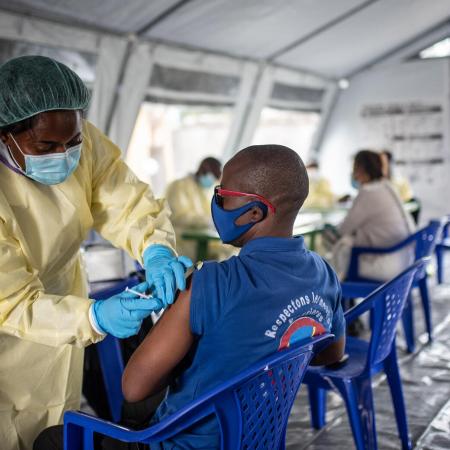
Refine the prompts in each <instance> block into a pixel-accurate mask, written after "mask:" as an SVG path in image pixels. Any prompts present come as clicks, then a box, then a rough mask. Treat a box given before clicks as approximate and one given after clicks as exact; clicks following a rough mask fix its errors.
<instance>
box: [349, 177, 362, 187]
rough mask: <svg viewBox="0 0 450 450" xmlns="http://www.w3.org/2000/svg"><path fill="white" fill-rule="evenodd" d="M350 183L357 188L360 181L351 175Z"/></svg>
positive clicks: (359, 185)
mask: <svg viewBox="0 0 450 450" xmlns="http://www.w3.org/2000/svg"><path fill="white" fill-rule="evenodd" d="M351 184H352V187H353V188H355V189H357V190H358V189H359V188H360V187H361V183H360V182H359V181H358V180H356V179H355V178H354V177H353V176H352V179H351Z"/></svg>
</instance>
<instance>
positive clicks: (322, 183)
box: [303, 161, 335, 209]
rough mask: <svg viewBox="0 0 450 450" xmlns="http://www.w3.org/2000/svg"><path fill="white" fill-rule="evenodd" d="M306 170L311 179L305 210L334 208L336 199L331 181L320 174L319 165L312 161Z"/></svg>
mask: <svg viewBox="0 0 450 450" xmlns="http://www.w3.org/2000/svg"><path fill="white" fill-rule="evenodd" d="M306 169H307V171H308V178H309V194H308V197H307V198H306V200H305V204H304V205H303V208H304V209H307V208H317V209H330V208H332V207H333V205H334V203H335V197H334V194H333V191H332V190H331V185H330V183H329V181H328V180H327V179H326V178H325V177H323V176H322V175H321V174H320V171H319V163H318V162H317V161H312V162H310V163H309V164H308V165H307V166H306Z"/></svg>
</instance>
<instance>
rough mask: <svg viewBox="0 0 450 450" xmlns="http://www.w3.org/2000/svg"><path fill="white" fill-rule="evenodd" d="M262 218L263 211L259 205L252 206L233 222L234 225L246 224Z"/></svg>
mask: <svg viewBox="0 0 450 450" xmlns="http://www.w3.org/2000/svg"><path fill="white" fill-rule="evenodd" d="M263 219H264V211H263V210H262V209H261V208H260V207H259V206H256V205H255V206H253V207H252V208H251V209H249V210H248V211H247V212H246V213H244V214H242V216H239V217H238V218H237V219H236V221H235V222H234V223H235V224H236V225H247V224H248V223H253V222H260V221H261V220H263Z"/></svg>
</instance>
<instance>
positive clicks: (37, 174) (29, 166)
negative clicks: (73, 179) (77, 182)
mask: <svg viewBox="0 0 450 450" xmlns="http://www.w3.org/2000/svg"><path fill="white" fill-rule="evenodd" d="M10 136H11V138H12V140H13V141H14V143H15V144H16V146H17V148H18V149H19V151H20V153H22V155H23V157H24V159H25V170H23V169H22V168H21V166H20V164H18V163H17V161H16V160H15V159H14V156H13V153H12V151H11V149H9V151H10V154H11V157H12V158H13V159H14V162H15V163H16V164H17V167H18V168H19V169H20V170H21V172H22V173H23V174H25V175H26V176H27V177H29V178H32V179H33V180H35V181H37V182H39V183H42V184H46V185H53V184H59V183H62V182H63V181H65V180H66V179H67V178H69V176H70V175H72V173H73V172H74V170H75V169H76V168H77V167H78V163H79V161H80V156H81V146H82V143H80V144H78V145H74V146H73V147H69V148H68V149H67V150H66V151H65V152H64V153H52V154H49V155H28V154H26V153H24V152H23V151H22V149H21V148H20V146H19V144H18V143H17V141H16V140H15V139H14V136H13V135H12V134H11V133H10Z"/></svg>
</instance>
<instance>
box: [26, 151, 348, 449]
mask: <svg viewBox="0 0 450 450" xmlns="http://www.w3.org/2000/svg"><path fill="white" fill-rule="evenodd" d="M221 183H222V184H221V186H217V187H216V189H215V194H214V197H213V200H212V203H211V209H212V215H213V219H214V223H215V225H216V228H217V231H218V233H219V235H220V237H221V239H222V240H223V241H224V242H229V243H231V244H232V245H234V246H236V247H242V250H241V252H240V254H239V256H237V257H236V256H234V257H231V258H230V259H228V260H227V261H223V262H221V263H219V262H213V261H211V262H207V263H205V264H203V266H202V267H201V268H200V269H199V270H197V271H195V272H194V274H193V275H192V277H191V278H190V279H189V280H188V286H189V287H188V291H184V292H180V295H179V296H178V299H177V300H176V302H175V303H174V304H173V305H172V306H171V307H170V308H169V309H167V310H166V312H165V313H164V314H163V316H162V318H161V319H160V320H159V321H158V323H157V324H156V326H155V327H154V328H153V330H152V331H151V332H150V333H149V334H148V335H147V337H146V338H145V340H144V341H143V343H142V344H141V345H140V346H139V347H138V349H137V350H136V352H135V353H134V354H133V355H132V356H131V358H130V360H129V362H128V364H127V366H126V368H125V372H124V375H123V379H122V388H123V392H124V396H125V398H126V399H127V400H128V401H131V402H137V401H142V400H143V399H145V398H148V397H149V396H152V395H154V394H156V393H158V392H160V391H161V390H164V389H165V388H166V387H167V386H169V388H168V390H167V394H166V396H165V399H164V400H163V401H162V403H161V404H160V405H159V407H158V409H157V411H156V413H155V414H154V417H153V421H154V422H156V421H159V420H161V419H163V418H165V417H167V416H168V415H170V414H172V413H174V412H175V411H177V410H178V409H180V408H181V407H182V406H184V405H185V404H187V403H188V402H191V401H192V400H194V399H195V398H198V397H199V396H200V395H202V394H204V393H206V392H207V391H209V390H211V389H212V388H213V387H214V386H217V385H219V384H221V383H223V382H225V381H227V380H229V379H230V378H231V377H233V376H235V375H236V374H238V373H239V372H241V371H242V370H244V369H245V368H247V367H249V366H250V365H252V364H254V363H255V362H257V361H258V360H261V359H262V358H265V357H267V356H269V355H271V354H273V353H275V352H277V351H279V350H282V349H284V348H286V347H289V346H291V345H294V344H298V343H300V342H301V341H303V340H305V339H309V338H310V337H311V336H313V335H318V334H321V333H324V332H331V333H333V334H334V336H335V337H334V340H333V342H332V343H331V344H330V345H329V346H328V347H327V348H325V349H324V350H323V351H322V352H321V353H319V354H318V355H316V356H315V359H314V361H313V362H314V363H315V364H333V363H335V362H337V361H339V360H340V359H341V358H342V357H343V353H344V347H345V334H344V331H345V320H344V316H343V311H342V306H341V288H340V284H339V281H338V279H337V276H336V274H335V273H334V271H333V270H332V268H331V267H330V266H329V265H328V264H327V263H326V262H325V261H324V260H323V259H322V258H321V257H320V256H319V255H317V254H315V253H313V252H311V251H308V250H307V249H306V248H305V245H304V242H303V238H302V237H299V238H293V237H292V231H293V226H294V221H295V218H296V217H297V214H298V211H299V209H300V208H301V206H302V204H303V202H304V200H305V198H306V196H307V194H308V177H307V173H306V170H305V166H304V165H303V162H302V160H301V159H300V157H299V156H298V154H297V153H296V152H294V151H293V150H291V149H289V148H287V147H283V146H280V145H257V146H252V147H248V148H246V149H244V150H242V151H240V152H239V153H237V154H236V155H235V156H234V157H233V158H232V159H231V160H230V161H229V162H228V163H227V164H226V165H225V168H224V173H223V178H222V181H221ZM150 409H151V407H150V406H149V408H148V410H147V412H150ZM147 420H148V418H147ZM144 422H145V421H144ZM147 424H148V422H147ZM142 425H143V426H145V423H144V424H142ZM54 433H56V431H54ZM58 433H59V441H60V442H61V444H62V432H61V429H59V432H58ZM41 439H43V437H42V438H41ZM49 442H50V441H47V446H44V443H45V442H44V441H41V446H40V447H35V450H41V449H44V448H45V450H52V449H54V448H61V447H54V446H52V445H48V443H49ZM61 444H60V445H61ZM110 444H111V447H106V445H105V446H104V447H103V448H111V449H115V448H123V449H126V448H135V447H132V446H127V445H126V444H124V443H119V442H117V441H116V442H114V441H111V442H110ZM119 445H123V447H119ZM134 445H135V444H134ZM151 448H152V449H156V448H164V449H169V448H195V449H200V448H204V449H206V448H208V449H213V448H214V449H215V448H220V432H219V428H218V424H217V421H216V419H215V417H214V416H210V417H208V418H206V419H204V420H202V421H201V422H200V423H198V424H196V425H194V426H192V427H191V428H190V429H189V430H187V431H186V432H182V433H181V434H179V435H177V436H175V437H174V438H172V439H170V441H165V442H163V443H162V444H161V447H160V446H159V445H154V444H152V445H151Z"/></svg>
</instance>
